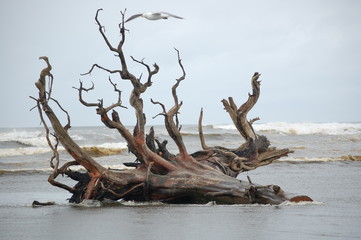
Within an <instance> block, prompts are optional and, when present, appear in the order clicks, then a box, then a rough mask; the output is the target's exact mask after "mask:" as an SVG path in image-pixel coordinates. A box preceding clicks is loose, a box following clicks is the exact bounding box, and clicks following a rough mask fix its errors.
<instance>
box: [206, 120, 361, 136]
mask: <svg viewBox="0 0 361 240" xmlns="http://www.w3.org/2000/svg"><path fill="white" fill-rule="evenodd" d="M212 127H213V128H216V129H224V130H236V127H235V126H234V125H212ZM253 128H254V129H255V131H259V132H275V133H280V134H290V135H305V134H324V135H352V134H361V123H286V122H273V123H255V124H253Z"/></svg>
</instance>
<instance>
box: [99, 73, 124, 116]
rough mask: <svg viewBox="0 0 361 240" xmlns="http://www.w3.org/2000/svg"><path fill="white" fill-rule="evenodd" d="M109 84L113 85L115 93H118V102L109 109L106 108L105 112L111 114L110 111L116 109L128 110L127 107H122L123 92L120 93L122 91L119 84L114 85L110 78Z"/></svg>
mask: <svg viewBox="0 0 361 240" xmlns="http://www.w3.org/2000/svg"><path fill="white" fill-rule="evenodd" d="M109 82H110V83H111V84H112V85H113V87H114V91H115V92H118V101H117V102H116V103H114V104H112V105H110V106H109V107H107V108H105V109H104V111H105V112H109V111H110V110H112V109H113V108H115V107H122V108H127V107H125V106H123V105H122V100H121V95H122V91H120V90H119V89H118V88H117V84H116V83H113V82H112V80H111V79H110V77H109Z"/></svg>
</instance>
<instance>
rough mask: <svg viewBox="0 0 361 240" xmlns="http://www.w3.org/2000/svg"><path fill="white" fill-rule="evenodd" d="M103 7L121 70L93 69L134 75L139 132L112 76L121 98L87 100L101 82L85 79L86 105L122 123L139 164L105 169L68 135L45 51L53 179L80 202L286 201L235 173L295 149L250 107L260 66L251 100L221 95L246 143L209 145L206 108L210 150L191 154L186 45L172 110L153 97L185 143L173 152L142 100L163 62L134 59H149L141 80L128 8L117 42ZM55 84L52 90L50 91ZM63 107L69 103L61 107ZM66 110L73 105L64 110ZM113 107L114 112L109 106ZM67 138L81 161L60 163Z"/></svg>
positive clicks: (43, 94) (42, 104)
mask: <svg viewBox="0 0 361 240" xmlns="http://www.w3.org/2000/svg"><path fill="white" fill-rule="evenodd" d="M101 10H102V9H99V10H98V11H97V13H96V16H95V20H96V23H97V24H98V28H99V32H100V34H101V36H102V37H103V39H104V41H105V43H106V44H107V46H108V48H109V49H110V51H112V52H113V53H115V56H116V57H117V58H119V61H120V67H121V68H120V70H109V69H107V68H104V67H102V66H100V65H98V64H94V65H93V66H92V67H91V69H90V70H89V72H88V73H86V74H90V73H91V72H92V71H93V70H94V69H101V70H104V71H106V72H109V73H110V74H119V76H120V78H121V79H123V80H128V81H130V83H131V84H132V86H133V90H132V93H131V96H130V100H129V102H130V105H131V106H132V107H133V108H134V110H135V115H136V119H137V123H136V125H135V127H134V131H133V133H131V132H129V131H128V130H127V129H126V128H125V127H124V125H123V124H122V123H121V121H120V117H119V115H118V113H117V112H116V111H115V110H114V109H115V108H116V107H123V106H122V102H121V92H120V90H119V89H118V88H117V85H116V84H114V83H113V82H112V81H111V79H110V78H109V81H110V83H111V84H112V85H113V87H114V91H116V92H117V93H118V100H117V103H115V104H112V105H111V106H108V107H104V106H103V102H102V100H100V101H99V102H96V103H88V102H86V101H85V100H84V99H83V96H82V93H83V92H84V91H90V90H92V89H94V85H93V86H92V87H91V88H84V87H83V83H82V82H80V86H79V88H77V90H78V92H79V101H80V102H81V103H82V104H83V105H85V106H87V107H96V109H97V114H98V115H99V116H100V120H101V121H102V122H103V123H104V125H105V126H107V127H108V128H111V129H115V130H117V131H118V132H119V133H120V134H121V136H122V137H123V138H124V139H125V140H126V141H127V143H128V148H129V151H130V152H131V153H133V154H134V155H135V162H134V163H126V165H127V166H132V167H133V168H132V169H127V170H122V171H115V170H110V169H106V168H104V167H103V166H101V165H100V164H98V163H97V162H96V161H95V160H94V159H93V158H92V157H91V156H90V155H89V154H87V153H86V152H85V151H84V150H82V148H80V147H79V146H78V145H77V144H76V143H75V142H74V141H73V140H72V138H71V137H70V136H69V134H68V129H69V128H70V117H69V116H68V123H67V124H66V125H65V126H64V127H63V126H62V124H61V123H60V121H59V120H58V118H57V116H56V114H55V112H54V111H53V110H52V108H51V107H50V106H49V102H51V101H54V102H55V103H56V104H58V106H60V104H59V103H58V102H57V101H56V100H55V99H53V98H51V91H52V82H53V76H52V74H51V68H52V67H51V65H50V63H49V60H48V58H47V57H41V59H43V60H44V61H45V62H46V64H47V67H46V68H44V69H43V70H42V71H41V74H40V78H39V80H38V81H37V82H36V86H37V88H38V90H39V97H38V98H33V99H34V100H36V102H37V107H38V110H39V115H40V118H41V120H42V123H43V125H44V128H45V130H46V133H47V134H46V137H47V140H48V143H49V146H50V147H51V149H52V150H53V153H54V155H53V157H52V159H51V166H52V168H53V169H54V170H53V173H52V174H51V175H50V177H49V182H50V183H51V184H52V185H54V186H57V187H60V188H63V189H65V190H67V191H69V192H71V193H72V197H71V199H70V202H75V203H79V202H81V201H83V200H84V199H95V200H104V199H111V200H118V199H125V200H135V201H154V200H156V201H162V202H168V203H207V202H210V201H214V202H217V203H224V204H245V203H261V204H279V203H281V202H283V201H286V200H290V199H289V198H288V197H287V196H286V195H285V194H284V192H283V191H282V190H281V188H280V187H279V186H276V185H267V186H260V185H257V184H254V183H252V182H251V181H248V182H245V181H240V180H238V179H236V177H237V175H238V174H239V173H241V172H244V171H250V170H253V169H255V168H257V167H260V166H263V165H266V164H270V163H272V161H274V160H276V159H279V158H281V157H283V156H287V154H289V153H291V151H290V150H289V149H276V148H270V147H269V145H270V143H269V141H268V140H267V138H266V137H265V136H260V135H258V134H256V133H255V131H254V129H253V127H252V123H253V122H254V121H255V120H257V119H253V120H250V121H249V120H247V114H248V112H249V111H250V110H251V109H252V107H253V106H254V105H255V104H256V102H257V100H258V98H259V95H260V82H259V81H258V78H259V76H260V74H259V73H257V72H256V73H255V74H254V75H253V77H252V79H251V84H252V94H250V95H249V98H248V100H247V101H246V102H245V103H244V104H243V105H241V106H240V107H239V108H238V107H237V106H236V103H235V102H234V100H233V99H232V98H231V97H229V98H228V100H225V99H224V100H222V102H223V105H224V107H225V109H226V111H227V112H228V113H229V115H230V117H231V119H232V121H233V123H234V125H235V126H236V128H237V130H238V131H239V133H240V135H241V136H242V137H243V138H244V140H245V143H244V144H242V145H241V146H240V147H238V148H236V149H227V148H224V147H220V146H214V147H208V146H207V145H206V143H205V139H204V137H203V130H202V117H203V111H201V114H200V118H199V126H198V127H199V135H200V140H201V145H202V148H203V150H200V151H198V152H195V153H192V154H189V153H188V152H187V149H186V147H185V144H184V142H183V139H182V135H181V133H180V125H179V122H178V114H179V110H180V108H181V106H182V102H179V100H178V96H177V92H176V91H177V88H178V86H179V85H180V83H181V81H183V80H184V79H185V77H186V73H185V70H184V67H183V65H182V62H181V59H180V55H179V51H178V50H176V52H177V58H178V64H179V66H180V68H181V70H182V75H181V76H180V78H178V79H177V80H176V83H175V84H174V86H173V88H172V95H173V100H174V105H173V106H172V107H171V108H170V109H169V110H168V111H167V110H166V107H165V106H164V105H163V104H162V103H160V102H156V101H153V100H151V101H152V102H153V103H154V104H158V105H160V107H161V109H162V112H161V113H159V114H158V115H161V116H163V117H164V124H165V127H166V129H167V131H168V133H169V136H170V137H171V138H172V139H173V141H174V142H175V144H176V145H177V147H178V150H179V153H178V154H173V153H170V152H169V151H168V150H167V148H166V144H167V142H166V141H164V142H162V143H161V142H159V141H158V140H157V139H156V138H155V132H154V130H153V128H151V130H150V132H149V134H148V135H146V134H145V130H144V129H145V124H146V117H145V114H144V112H143V100H142V98H141V94H142V93H144V92H145V91H146V90H147V88H148V87H150V86H151V85H152V77H153V75H155V74H157V72H158V71H159V67H158V65H157V64H154V65H153V69H151V67H150V66H148V65H147V64H146V63H144V62H143V61H138V60H136V59H134V58H132V60H133V61H135V62H137V63H139V64H141V65H143V66H144V67H145V68H146V70H147V73H148V77H147V80H146V82H144V83H142V82H141V79H140V78H136V77H135V76H134V75H133V74H131V73H130V72H129V70H128V67H127V63H126V60H125V56H124V52H123V44H124V41H125V32H126V31H125V28H124V13H122V22H121V24H120V25H119V26H120V35H121V40H120V42H119V44H118V46H117V47H114V46H112V45H111V44H110V42H109V41H108V39H107V36H106V35H105V33H104V28H103V26H102V25H101V24H100V22H99V20H98V15H99V12H100V11H101ZM46 78H49V79H50V81H49V82H50V85H49V86H46ZM46 88H48V91H46ZM60 108H61V109H62V110H63V108H62V107H61V106H60ZM63 111H64V112H65V113H66V114H67V112H66V111H65V110H63ZM109 111H112V113H111V117H109V115H108V113H109ZM43 113H45V115H46V116H47V118H48V120H49V121H50V123H51V125H52V127H53V129H54V132H55V133H54V134H53V136H54V137H55V139H56V143H55V144H53V143H52V141H50V136H49V128H48V127H47V123H46V121H45V119H44V117H43ZM59 142H60V143H61V144H62V145H63V147H64V148H65V150H66V151H67V152H68V153H69V154H70V155H71V156H72V157H73V158H74V161H72V162H67V163H65V164H64V165H63V166H62V167H59V154H58V151H57V146H58V143H59ZM72 165H82V166H83V167H84V169H85V172H77V171H73V170H71V166H72ZM59 174H65V175H67V176H69V177H70V178H72V179H73V180H75V181H77V182H78V183H77V184H76V185H75V186H74V187H70V186H67V185H65V184H62V183H60V182H58V181H55V179H56V178H57V176H58V175H59ZM296 200H297V201H300V200H310V199H309V198H308V197H302V196H301V197H298V198H297V199H296Z"/></svg>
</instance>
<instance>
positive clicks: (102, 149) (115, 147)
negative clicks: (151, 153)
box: [0, 142, 128, 157]
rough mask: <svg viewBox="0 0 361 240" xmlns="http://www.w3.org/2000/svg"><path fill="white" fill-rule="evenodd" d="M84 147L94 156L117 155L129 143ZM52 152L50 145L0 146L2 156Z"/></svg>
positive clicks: (59, 149) (61, 149) (125, 148)
mask: <svg viewBox="0 0 361 240" xmlns="http://www.w3.org/2000/svg"><path fill="white" fill-rule="evenodd" d="M82 148H83V149H84V150H85V151H86V152H88V154H90V155H92V156H94V157H100V156H109V155H117V154H120V153H122V152H123V151H125V150H127V149H128V147H127V144H126V143H124V142H120V143H102V144H99V145H95V146H94V145H85V146H82ZM58 151H64V148H63V147H61V146H59V147H58ZM48 152H51V149H50V147H49V146H45V147H15V148H3V149H1V148H0V157H14V156H22V155H37V154H43V153H48Z"/></svg>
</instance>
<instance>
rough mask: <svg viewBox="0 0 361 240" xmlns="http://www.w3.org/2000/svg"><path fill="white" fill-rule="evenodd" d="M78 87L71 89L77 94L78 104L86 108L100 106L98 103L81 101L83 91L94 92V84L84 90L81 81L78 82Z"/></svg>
mask: <svg viewBox="0 0 361 240" xmlns="http://www.w3.org/2000/svg"><path fill="white" fill-rule="evenodd" d="M79 85H80V86H79V88H75V87H73V88H74V89H76V90H78V92H79V102H81V103H82V104H83V105H84V106H86V107H99V106H100V105H99V103H88V102H86V101H84V99H83V91H85V92H89V91H91V90H94V83H93V82H92V86H91V87H90V88H84V87H83V82H82V81H79Z"/></svg>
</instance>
